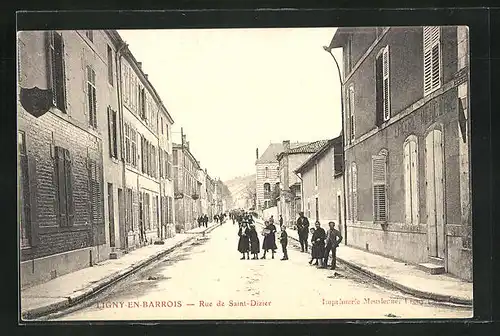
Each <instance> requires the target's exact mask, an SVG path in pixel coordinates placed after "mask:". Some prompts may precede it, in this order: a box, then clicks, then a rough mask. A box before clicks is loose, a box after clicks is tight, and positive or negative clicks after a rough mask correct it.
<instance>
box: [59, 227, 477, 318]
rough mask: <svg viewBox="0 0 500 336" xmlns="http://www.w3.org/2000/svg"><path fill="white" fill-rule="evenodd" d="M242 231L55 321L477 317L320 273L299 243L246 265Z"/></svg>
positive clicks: (219, 232)
mask: <svg viewBox="0 0 500 336" xmlns="http://www.w3.org/2000/svg"><path fill="white" fill-rule="evenodd" d="M237 230H238V226H237V225H233V224H232V222H231V221H227V222H226V223H225V224H223V225H222V226H221V227H219V228H217V229H215V230H213V231H212V232H211V233H210V234H207V236H206V237H205V238H202V237H200V238H199V239H197V240H195V241H193V243H191V244H187V245H185V246H184V247H181V248H179V249H177V250H176V251H174V252H172V253H171V254H170V255H167V257H165V258H164V259H163V260H161V261H159V262H157V263H155V264H153V265H151V266H149V267H148V268H146V269H144V270H142V271H140V272H139V273H136V274H135V275H133V276H131V277H129V278H127V279H126V280H123V281H122V282H121V283H119V284H117V285H115V286H113V287H112V288H110V289H107V290H106V291H105V292H103V293H102V294H100V295H98V296H97V297H95V298H93V299H92V300H91V301H88V302H85V303H82V304H80V305H79V306H78V307H77V308H76V309H73V311H71V312H68V313H67V314H65V315H59V316H58V317H57V318H56V320H60V321H62V320H190V319H196V320H210V319H256V320H257V319H258V320H261V319H316V318H317V319H325V318H326V319H343V318H346V319H347V318H349V319H353V318H356V319H363V318H371V319H378V318H457V317H463V318H465V317H469V316H470V314H471V309H467V308H463V307H458V306H445V305H442V304H437V303H433V302H424V301H423V300H419V299H415V298H412V297H410V296H407V295H404V294H401V293H399V292H394V291H391V290H388V289H385V288H382V287H379V286H377V285H375V284H373V283H372V281H371V280H370V279H367V278H364V277H362V276H359V275H357V274H355V273H353V272H351V271H349V270H347V269H345V268H344V266H342V265H341V266H340V267H338V270H337V271H331V270H324V269H316V267H315V266H310V265H309V264H308V260H309V255H308V254H305V253H301V252H300V250H299V249H298V248H297V245H296V244H295V243H294V242H293V241H292V242H291V245H290V244H289V257H290V260H288V261H281V260H280V258H281V252H279V253H277V254H276V256H275V259H274V260H273V259H271V258H270V254H268V258H267V259H266V260H240V257H241V255H240V254H239V253H238V252H237V250H236V247H237V243H238V236H237ZM259 238H261V237H259ZM261 244H262V240H261ZM338 254H339V255H341V254H342V248H341V247H340V248H339V250H338ZM260 255H262V253H261V254H260ZM221 303H224V306H222V305H220V304H221Z"/></svg>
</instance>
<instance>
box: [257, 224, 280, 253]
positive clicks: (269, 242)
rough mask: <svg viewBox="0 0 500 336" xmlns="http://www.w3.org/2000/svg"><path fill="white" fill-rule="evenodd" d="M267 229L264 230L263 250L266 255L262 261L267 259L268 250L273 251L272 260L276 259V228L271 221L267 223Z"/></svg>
mask: <svg viewBox="0 0 500 336" xmlns="http://www.w3.org/2000/svg"><path fill="white" fill-rule="evenodd" d="M265 225H266V228H265V229H264V241H263V243H262V250H264V254H263V255H262V257H260V259H266V253H267V251H268V250H271V251H272V258H273V259H274V253H276V249H277V248H278V247H277V246H276V235H275V234H276V226H274V224H272V223H270V222H269V221H266V222H265Z"/></svg>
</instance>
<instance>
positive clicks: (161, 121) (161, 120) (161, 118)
mask: <svg viewBox="0 0 500 336" xmlns="http://www.w3.org/2000/svg"><path fill="white" fill-rule="evenodd" d="M160 124H161V134H163V117H160Z"/></svg>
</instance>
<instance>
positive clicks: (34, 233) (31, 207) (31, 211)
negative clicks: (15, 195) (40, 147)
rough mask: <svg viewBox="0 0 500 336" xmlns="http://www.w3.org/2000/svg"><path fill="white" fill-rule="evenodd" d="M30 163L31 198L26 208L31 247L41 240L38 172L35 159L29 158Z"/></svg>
mask: <svg viewBox="0 0 500 336" xmlns="http://www.w3.org/2000/svg"><path fill="white" fill-rule="evenodd" d="M27 161H28V178H29V198H28V199H27V202H26V203H29V204H26V206H27V207H28V209H27V214H28V216H29V219H27V220H28V223H29V228H30V230H31V232H30V238H31V241H30V243H31V246H38V244H39V243H40V238H39V234H38V206H37V195H38V193H37V172H36V160H35V157H33V156H32V157H27Z"/></svg>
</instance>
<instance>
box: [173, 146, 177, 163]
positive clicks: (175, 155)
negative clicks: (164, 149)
mask: <svg viewBox="0 0 500 336" xmlns="http://www.w3.org/2000/svg"><path fill="white" fill-rule="evenodd" d="M173 153H174V166H177V164H178V163H177V162H178V158H177V149H174V150H173Z"/></svg>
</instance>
